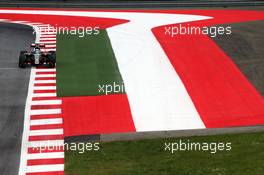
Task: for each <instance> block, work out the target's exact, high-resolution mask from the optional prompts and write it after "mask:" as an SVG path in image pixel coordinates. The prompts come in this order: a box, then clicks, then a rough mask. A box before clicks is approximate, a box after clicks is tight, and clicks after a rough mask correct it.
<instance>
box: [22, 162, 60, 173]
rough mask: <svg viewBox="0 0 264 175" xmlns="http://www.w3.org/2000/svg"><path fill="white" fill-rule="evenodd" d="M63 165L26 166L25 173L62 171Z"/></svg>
mask: <svg viewBox="0 0 264 175" xmlns="http://www.w3.org/2000/svg"><path fill="white" fill-rule="evenodd" d="M63 170H64V164H54V165H52V164H51V165H33V166H27V173H38V172H53V171H63Z"/></svg>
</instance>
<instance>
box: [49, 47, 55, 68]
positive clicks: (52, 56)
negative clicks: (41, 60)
mask: <svg viewBox="0 0 264 175" xmlns="http://www.w3.org/2000/svg"><path fill="white" fill-rule="evenodd" d="M55 64H56V53H55V52H54V51H50V52H49V55H48V67H49V68H54V67H55Z"/></svg>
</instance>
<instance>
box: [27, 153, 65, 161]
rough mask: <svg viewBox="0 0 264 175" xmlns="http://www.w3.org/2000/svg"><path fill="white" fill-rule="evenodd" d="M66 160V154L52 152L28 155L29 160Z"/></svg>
mask: <svg viewBox="0 0 264 175" xmlns="http://www.w3.org/2000/svg"><path fill="white" fill-rule="evenodd" d="M52 158H64V152H50V153H32V154H28V160H32V159H52Z"/></svg>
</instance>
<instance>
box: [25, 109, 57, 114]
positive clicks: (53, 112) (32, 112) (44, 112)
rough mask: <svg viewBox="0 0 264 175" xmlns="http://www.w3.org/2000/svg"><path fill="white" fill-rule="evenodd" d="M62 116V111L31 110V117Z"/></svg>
mask: <svg viewBox="0 0 264 175" xmlns="http://www.w3.org/2000/svg"><path fill="white" fill-rule="evenodd" d="M45 114H61V109H38V110H30V115H45Z"/></svg>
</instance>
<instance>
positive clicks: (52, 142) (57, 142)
mask: <svg viewBox="0 0 264 175" xmlns="http://www.w3.org/2000/svg"><path fill="white" fill-rule="evenodd" d="M63 145H64V140H38V141H30V142H28V148H32V149H38V148H39V147H47V146H51V147H55V149H56V148H58V147H60V146H63Z"/></svg>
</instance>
